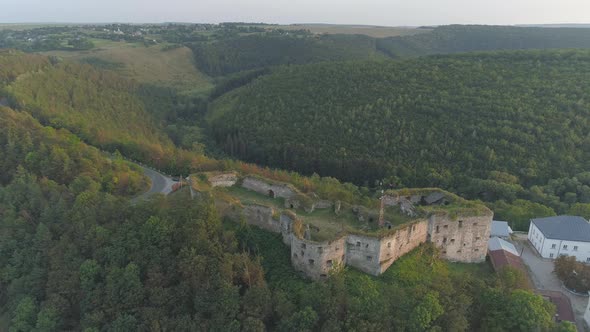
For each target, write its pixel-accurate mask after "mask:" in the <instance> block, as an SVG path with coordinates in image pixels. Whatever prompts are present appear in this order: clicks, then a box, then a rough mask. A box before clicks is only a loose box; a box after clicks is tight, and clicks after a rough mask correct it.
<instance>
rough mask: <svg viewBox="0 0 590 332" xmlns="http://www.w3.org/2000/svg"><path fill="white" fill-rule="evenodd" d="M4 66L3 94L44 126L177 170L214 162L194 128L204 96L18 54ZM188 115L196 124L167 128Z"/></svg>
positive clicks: (0, 72) (2, 58)
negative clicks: (188, 95)
mask: <svg viewBox="0 0 590 332" xmlns="http://www.w3.org/2000/svg"><path fill="white" fill-rule="evenodd" d="M0 63H3V64H5V65H6V67H4V66H3V67H2V68H3V69H0V82H3V85H2V84H0V99H2V98H3V97H4V98H6V99H7V100H8V101H9V104H10V105H11V106H13V107H14V108H18V109H22V110H26V111H27V112H29V113H30V114H32V115H33V116H34V117H36V118H37V119H39V120H40V121H41V122H42V123H44V124H48V125H51V126H52V127H56V128H65V129H68V130H70V131H72V132H73V133H75V134H76V135H77V136H78V137H80V138H81V139H82V140H83V141H85V142H87V143H90V144H92V145H94V146H96V147H100V148H102V149H104V150H107V151H109V152H115V151H119V152H121V153H122V154H123V155H125V156H126V157H128V158H133V159H136V160H141V161H144V162H147V163H150V164H152V165H153V166H156V167H159V168H162V169H165V170H167V171H168V172H171V173H175V174H178V173H182V172H184V174H187V173H188V172H189V170H190V169H193V168H195V165H196V164H198V163H200V164H207V163H208V162H209V160H208V158H206V157H205V156H204V155H203V148H202V146H201V145H200V143H201V142H200V139H201V137H202V135H201V134H200V132H199V130H198V128H196V127H194V126H193V124H194V120H195V114H194V112H193V111H192V110H195V109H199V107H202V106H199V105H198V103H199V101H198V99H197V100H195V99H194V98H180V97H179V96H178V95H177V94H176V92H175V91H174V90H172V89H169V88H160V87H151V86H146V85H140V84H138V83H137V82H135V81H132V80H128V79H126V78H124V77H121V76H120V75H119V74H117V73H115V72H112V71H108V70H99V69H97V68H95V67H93V66H90V65H83V64H74V63H68V62H62V61H58V60H57V59H55V58H52V57H46V56H34V55H25V54H24V53H20V52H14V51H10V52H3V53H0ZM4 68H6V69H4ZM181 120H182V121H188V120H191V121H192V122H190V123H188V124H187V125H185V126H180V127H171V128H168V127H167V124H169V123H173V124H176V123H177V122H179V121H181ZM171 137H172V138H173V139H175V141H177V143H178V146H176V145H175V144H174V142H173V141H172V140H171Z"/></svg>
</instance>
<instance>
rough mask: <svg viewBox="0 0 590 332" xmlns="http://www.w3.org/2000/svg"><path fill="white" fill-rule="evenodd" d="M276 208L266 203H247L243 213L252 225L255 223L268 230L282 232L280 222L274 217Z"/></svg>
mask: <svg viewBox="0 0 590 332" xmlns="http://www.w3.org/2000/svg"><path fill="white" fill-rule="evenodd" d="M274 212H275V211H274V209H273V208H271V207H268V206H264V205H257V204H252V205H246V206H244V209H243V210H242V214H243V215H244V217H245V218H246V222H247V223H248V224H250V225H255V226H258V227H260V228H263V229H266V230H267V231H271V232H275V233H281V225H280V222H279V221H277V220H274V219H273V215H274Z"/></svg>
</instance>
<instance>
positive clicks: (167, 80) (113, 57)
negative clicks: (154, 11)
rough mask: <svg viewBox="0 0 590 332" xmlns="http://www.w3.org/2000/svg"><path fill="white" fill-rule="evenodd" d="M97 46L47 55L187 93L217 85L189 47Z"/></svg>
mask: <svg viewBox="0 0 590 332" xmlns="http://www.w3.org/2000/svg"><path fill="white" fill-rule="evenodd" d="M92 41H93V43H94V44H95V46H96V47H95V48H94V49H91V50H88V51H49V52H43V54H46V55H54V56H59V57H62V58H64V59H68V60H73V61H78V62H84V63H91V64H96V65H98V66H102V67H104V68H106V69H112V70H116V71H119V72H121V74H123V75H125V76H126V77H131V78H133V79H136V80H137V81H139V82H142V83H150V84H157V85H164V86H170V87H174V88H177V89H179V90H180V91H183V92H187V93H200V92H204V91H206V90H208V89H210V88H211V87H212V86H213V85H212V84H211V82H210V81H209V77H208V76H206V75H205V74H203V73H201V72H200V71H199V70H198V69H197V68H196V67H195V66H194V64H193V53H192V51H191V50H190V49H188V48H187V47H178V48H174V49H171V50H167V51H163V50H162V48H163V47H165V45H162V44H160V45H153V46H147V47H146V46H144V45H143V44H139V43H126V42H114V41H108V40H103V39H94V40H92Z"/></svg>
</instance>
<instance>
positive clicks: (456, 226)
mask: <svg viewBox="0 0 590 332" xmlns="http://www.w3.org/2000/svg"><path fill="white" fill-rule="evenodd" d="M491 224H492V215H491V214H490V215H486V216H477V217H459V218H457V219H456V220H451V219H450V218H449V217H446V216H437V215H433V216H431V217H430V220H429V233H430V241H431V242H432V243H434V244H435V245H436V246H437V247H438V248H440V251H441V254H442V257H443V258H444V259H446V260H449V261H452V262H464V263H477V262H482V261H484V260H485V257H486V252H487V247H488V240H489V237H490V228H491Z"/></svg>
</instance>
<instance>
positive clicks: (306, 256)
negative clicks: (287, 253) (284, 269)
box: [291, 236, 346, 280]
mask: <svg viewBox="0 0 590 332" xmlns="http://www.w3.org/2000/svg"><path fill="white" fill-rule="evenodd" d="M345 252H346V250H345V237H342V238H340V239H337V240H334V241H330V242H314V241H309V240H304V239H300V238H298V237H296V236H293V237H292V240H291V264H292V265H293V267H294V268H295V269H296V270H297V271H300V272H302V273H303V274H305V275H306V276H307V277H309V278H311V279H314V280H318V279H322V278H326V277H327V276H328V275H329V273H330V270H331V269H332V268H333V267H335V266H338V265H340V264H342V263H343V262H344V261H345V259H346V254H345Z"/></svg>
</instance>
